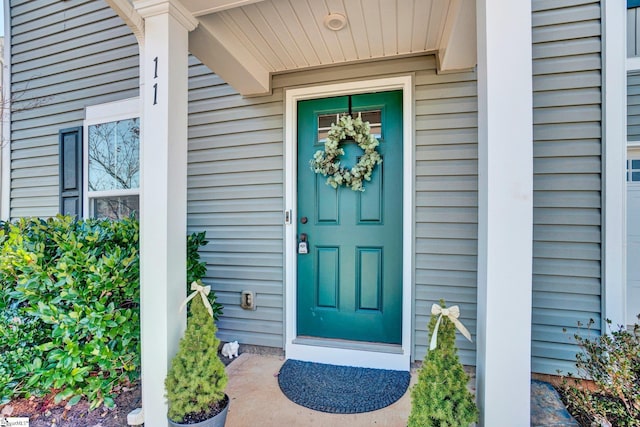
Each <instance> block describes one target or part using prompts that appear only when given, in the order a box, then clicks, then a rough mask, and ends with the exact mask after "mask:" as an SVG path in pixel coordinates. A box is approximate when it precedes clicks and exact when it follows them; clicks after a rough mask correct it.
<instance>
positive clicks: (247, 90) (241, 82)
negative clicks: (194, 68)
mask: <svg viewBox="0 0 640 427" xmlns="http://www.w3.org/2000/svg"><path fill="white" fill-rule="evenodd" d="M189 51H190V52H191V53H192V54H193V55H195V56H196V57H197V58H198V59H199V60H200V61H201V62H202V63H203V64H205V65H207V66H208V67H209V68H210V69H211V71H213V72H214V73H216V74H217V75H218V76H220V78H222V79H223V80H224V81H226V82H227V83H229V84H230V85H231V86H232V87H233V88H235V89H236V90H237V91H238V92H240V93H241V94H243V95H246V96H251V95H261V94H265V93H268V92H270V90H271V74H270V73H269V70H267V69H265V68H264V67H263V66H262V64H261V63H260V62H258V61H257V60H256V58H255V56H254V55H253V54H252V53H250V52H249V51H248V50H247V49H246V47H245V46H244V45H243V44H242V43H241V42H240V40H238V38H236V37H234V36H233V34H232V33H231V32H230V31H229V30H228V28H226V25H225V24H224V22H222V19H221V18H220V17H219V16H218V15H215V14H214V15H207V16H204V17H201V18H200V25H199V26H198V28H197V29H196V30H195V31H192V32H191V33H190V34H189Z"/></svg>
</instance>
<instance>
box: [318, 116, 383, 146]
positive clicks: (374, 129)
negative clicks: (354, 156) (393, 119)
mask: <svg viewBox="0 0 640 427" xmlns="http://www.w3.org/2000/svg"><path fill="white" fill-rule="evenodd" d="M342 114H347V112H346V111H345V112H342V113H336V114H321V115H319V116H318V142H321V143H324V141H325V140H326V139H327V135H328V134H329V130H331V125H332V124H334V123H337V122H338V120H339V119H340V115H342ZM352 115H353V116H354V117H360V118H362V121H365V122H369V126H370V127H371V135H373V136H375V137H376V138H378V139H380V138H381V136H382V111H381V110H368V111H357V112H353V113H352Z"/></svg>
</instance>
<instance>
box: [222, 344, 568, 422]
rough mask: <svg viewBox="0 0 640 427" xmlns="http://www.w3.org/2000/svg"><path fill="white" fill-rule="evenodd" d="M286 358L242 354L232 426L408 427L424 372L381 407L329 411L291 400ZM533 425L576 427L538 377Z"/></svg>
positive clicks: (233, 384)
mask: <svg viewBox="0 0 640 427" xmlns="http://www.w3.org/2000/svg"><path fill="white" fill-rule="evenodd" d="M283 363H284V357H282V356H279V355H271V354H253V353H242V354H241V355H240V357H238V358H237V359H236V360H234V361H233V363H231V364H230V365H228V366H227V373H228V374H229V383H228V385H227V389H226V392H227V394H228V395H229V397H230V399H231V405H230V406H229V412H228V415H227V423H226V427H253V426H260V427H270V426H274V427H275V426H277V427H306V426H313V427H325V426H326V427H337V426H348V427H365V426H367V427H369V426H384V427H405V426H406V425H407V419H408V418H409V413H410V412H411V393H410V390H411V386H413V385H414V384H415V382H416V381H417V378H418V371H417V369H415V368H412V370H411V384H410V386H409V388H408V389H407V392H406V393H405V394H404V396H402V398H401V399H400V400H398V401H397V402H395V403H393V404H392V405H390V406H387V407H386V408H383V409H380V410H378V411H373V412H366V413H362V414H346V415H342V414H340V415H339V414H327V413H324V412H318V411H313V410H311V409H308V408H305V407H303V406H300V405H297V404H295V403H293V402H291V401H290V400H289V399H287V397H285V395H284V394H283V393H282V391H280V387H279V386H278V378H277V374H278V372H279V371H280V367H281V366H282V364H283ZM467 373H468V374H469V375H470V378H469V390H470V391H471V392H472V393H475V373H474V371H473V368H469V369H467ZM530 425H531V426H535V427H576V426H578V425H579V424H578V423H577V422H576V421H575V420H574V419H573V418H572V417H571V415H570V414H569V413H568V412H567V410H566V409H565V407H564V404H563V403H562V401H561V400H560V397H559V396H558V394H557V393H556V392H555V391H554V390H553V388H552V387H550V386H549V385H548V384H546V385H545V383H542V382H539V381H534V382H533V383H532V389H531V424H530Z"/></svg>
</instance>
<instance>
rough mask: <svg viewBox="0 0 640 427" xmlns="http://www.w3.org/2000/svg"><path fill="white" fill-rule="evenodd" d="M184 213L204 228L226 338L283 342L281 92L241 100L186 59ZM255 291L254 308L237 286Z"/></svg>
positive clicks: (222, 335)
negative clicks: (247, 304) (244, 306)
mask: <svg viewBox="0 0 640 427" xmlns="http://www.w3.org/2000/svg"><path fill="white" fill-rule="evenodd" d="M189 76H190V78H189V169H188V195H187V212H188V226H189V229H190V230H191V231H206V233H207V239H208V240H209V245H207V246H205V247H204V248H202V249H201V251H200V252H201V254H202V259H203V260H204V261H205V262H206V263H207V276H206V278H205V281H206V282H207V283H209V284H211V285H212V288H213V289H214V290H215V291H216V295H217V296H218V301H219V302H220V303H221V304H223V305H224V315H223V316H222V317H221V318H220V320H219V322H218V328H219V336H220V338H221V339H222V340H224V341H231V340H238V341H240V342H241V343H247V344H254V345H264V346H270V347H282V345H283V342H284V341H283V336H284V323H283V317H284V307H283V304H284V292H283V278H284V256H283V232H284V228H283V216H282V215H283V214H282V212H283V209H284V206H283V203H284V197H283V188H284V184H283V169H282V167H283V163H284V159H283V149H284V144H283V140H284V138H283V137H284V131H283V95H282V90H276V91H274V93H273V95H271V96H266V97H261V98H254V99H245V98H242V97H241V96H240V95H239V94H237V93H236V92H235V91H234V90H233V89H232V88H230V87H229V86H228V85H227V84H225V83H224V82H223V81H222V80H220V79H219V78H218V77H217V76H215V75H214V74H212V73H211V72H210V71H209V70H208V69H207V68H206V67H205V66H204V65H202V64H200V63H199V62H198V61H197V60H195V59H193V58H191V60H190V68H189ZM243 290H251V291H254V292H255V293H256V300H255V301H256V306H257V309H256V310H255V311H247V310H243V309H242V308H240V293H241V291H243Z"/></svg>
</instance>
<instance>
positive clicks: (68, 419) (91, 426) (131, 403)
mask: <svg viewBox="0 0 640 427" xmlns="http://www.w3.org/2000/svg"><path fill="white" fill-rule="evenodd" d="M53 397H54V396H53V395H51V396H45V397H43V398H30V399H15V400H12V401H11V402H9V403H8V404H7V405H4V407H1V408H0V412H1V413H2V414H3V415H4V416H5V417H29V427H54V426H55V427H123V426H127V414H129V412H131V411H132V410H134V409H136V408H139V407H140V406H142V403H141V402H142V400H141V396H140V386H139V384H136V385H134V386H132V387H130V388H123V390H122V391H121V393H120V394H119V395H118V397H117V398H116V399H115V402H116V407H115V408H114V409H111V410H107V409H104V408H103V407H100V408H98V409H95V410H93V411H89V403H88V402H87V401H85V400H81V401H80V402H79V403H78V404H77V405H75V406H72V407H65V405H64V403H61V404H58V405H56V404H54V402H53Z"/></svg>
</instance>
